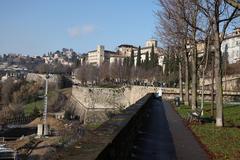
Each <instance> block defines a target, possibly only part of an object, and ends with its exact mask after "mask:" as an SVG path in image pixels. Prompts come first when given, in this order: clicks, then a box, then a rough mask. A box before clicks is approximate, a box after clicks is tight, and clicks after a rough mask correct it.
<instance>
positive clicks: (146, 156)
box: [131, 99, 208, 160]
mask: <svg viewBox="0 0 240 160" xmlns="http://www.w3.org/2000/svg"><path fill="white" fill-rule="evenodd" d="M131 157H132V159H136V160H176V159H179V160H207V159H208V156H207V154H206V153H205V151H204V150H203V149H202V148H201V147H200V145H199V144H198V142H197V141H196V139H195V138H194V137H193V135H192V133H191V132H190V131H189V129H187V128H186V127H185V126H184V124H183V122H182V120H181V119H180V117H179V116H178V115H177V113H176V112H175V111H174V110H173V108H172V107H171V106H170V105H169V104H168V103H166V102H162V101H159V100H157V99H154V100H152V101H151V104H150V108H149V111H148V118H147V120H146V121H145V124H144V125H143V126H142V128H141V129H140V131H139V132H138V135H137V137H136V140H135V144H134V147H133V150H132V154H131Z"/></svg>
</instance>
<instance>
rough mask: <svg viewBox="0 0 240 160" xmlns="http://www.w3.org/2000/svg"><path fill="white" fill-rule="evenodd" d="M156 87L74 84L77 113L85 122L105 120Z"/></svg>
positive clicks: (73, 93) (73, 97) (73, 99)
mask: <svg viewBox="0 0 240 160" xmlns="http://www.w3.org/2000/svg"><path fill="white" fill-rule="evenodd" d="M156 90H157V88H155V87H144V86H131V87H121V88H96V87H80V86H73V88H72V101H74V103H72V104H74V105H71V106H72V107H73V108H75V112H76V114H77V115H78V116H79V117H80V121H82V122H84V123H94V122H98V123H99V122H104V121H106V120H107V119H108V117H109V115H111V113H113V112H118V111H119V110H122V109H125V108H127V107H128V106H130V105H131V104H134V103H135V102H136V101H137V100H139V99H140V98H142V97H144V96H145V95H146V94H147V93H152V92H154V91H156Z"/></svg>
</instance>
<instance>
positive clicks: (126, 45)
mask: <svg viewBox="0 0 240 160" xmlns="http://www.w3.org/2000/svg"><path fill="white" fill-rule="evenodd" d="M121 47H128V48H137V47H135V46H133V45H130V44H121V45H119V46H118V48H121Z"/></svg>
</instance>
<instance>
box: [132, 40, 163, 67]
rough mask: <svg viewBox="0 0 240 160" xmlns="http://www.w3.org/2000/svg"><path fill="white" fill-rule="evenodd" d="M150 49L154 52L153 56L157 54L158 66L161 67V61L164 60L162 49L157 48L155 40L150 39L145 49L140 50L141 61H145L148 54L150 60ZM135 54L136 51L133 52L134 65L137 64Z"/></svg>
mask: <svg viewBox="0 0 240 160" xmlns="http://www.w3.org/2000/svg"><path fill="white" fill-rule="evenodd" d="M152 48H153V50H154V54H157V56H158V65H159V66H163V60H164V54H163V49H162V48H160V47H158V46H157V40H155V39H150V40H148V41H147V42H146V45H145V47H142V48H141V61H143V62H144V61H145V60H146V54H147V53H148V54H149V60H151V56H150V53H151V51H152ZM137 53H138V49H135V50H134V64H135V65H136V64H137Z"/></svg>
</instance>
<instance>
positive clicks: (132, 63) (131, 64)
mask: <svg viewBox="0 0 240 160" xmlns="http://www.w3.org/2000/svg"><path fill="white" fill-rule="evenodd" d="M133 66H134V51H133V50H132V51H131V56H130V67H133Z"/></svg>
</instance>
